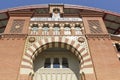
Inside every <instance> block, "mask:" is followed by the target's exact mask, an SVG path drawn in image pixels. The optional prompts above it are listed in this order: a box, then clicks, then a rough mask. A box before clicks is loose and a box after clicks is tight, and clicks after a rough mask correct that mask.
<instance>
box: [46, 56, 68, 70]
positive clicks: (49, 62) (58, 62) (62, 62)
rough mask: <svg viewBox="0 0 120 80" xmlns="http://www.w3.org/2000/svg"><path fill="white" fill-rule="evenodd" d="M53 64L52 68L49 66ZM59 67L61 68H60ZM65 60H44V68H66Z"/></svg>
mask: <svg viewBox="0 0 120 80" xmlns="http://www.w3.org/2000/svg"><path fill="white" fill-rule="evenodd" d="M52 64H53V66H51V65H52ZM60 65H61V66H60ZM68 67H69V65H68V59H67V58H46V59H45V63H44V68H68Z"/></svg>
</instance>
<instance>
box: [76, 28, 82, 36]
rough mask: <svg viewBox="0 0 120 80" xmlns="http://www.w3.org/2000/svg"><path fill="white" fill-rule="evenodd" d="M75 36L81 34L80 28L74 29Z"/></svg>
mask: <svg viewBox="0 0 120 80" xmlns="http://www.w3.org/2000/svg"><path fill="white" fill-rule="evenodd" d="M75 34H76V35H80V34H82V31H81V28H80V27H75Z"/></svg>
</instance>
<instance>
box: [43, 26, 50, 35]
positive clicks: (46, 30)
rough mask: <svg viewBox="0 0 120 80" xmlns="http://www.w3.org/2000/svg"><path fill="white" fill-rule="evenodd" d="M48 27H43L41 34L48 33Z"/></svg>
mask: <svg viewBox="0 0 120 80" xmlns="http://www.w3.org/2000/svg"><path fill="white" fill-rule="evenodd" d="M48 31H49V27H43V31H42V35H49V32H48Z"/></svg>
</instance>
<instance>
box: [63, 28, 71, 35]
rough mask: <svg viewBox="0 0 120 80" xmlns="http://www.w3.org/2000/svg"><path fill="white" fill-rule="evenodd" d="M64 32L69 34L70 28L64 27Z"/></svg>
mask: <svg viewBox="0 0 120 80" xmlns="http://www.w3.org/2000/svg"><path fill="white" fill-rule="evenodd" d="M64 34H65V35H71V29H70V27H65V28H64Z"/></svg>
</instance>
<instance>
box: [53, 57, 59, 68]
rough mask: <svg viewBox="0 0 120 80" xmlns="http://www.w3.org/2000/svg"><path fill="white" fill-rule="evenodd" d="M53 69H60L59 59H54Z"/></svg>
mask: <svg viewBox="0 0 120 80" xmlns="http://www.w3.org/2000/svg"><path fill="white" fill-rule="evenodd" d="M53 68H60V63H59V58H54V61H53Z"/></svg>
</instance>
